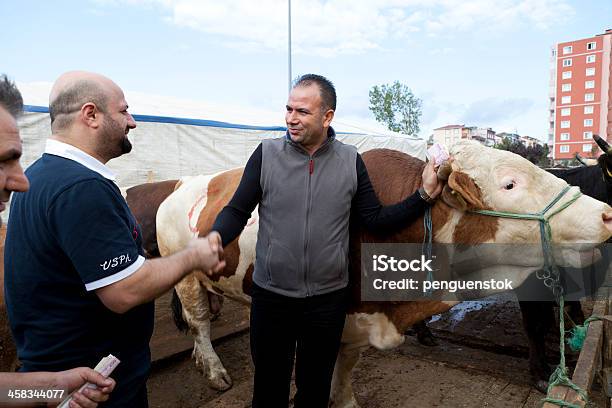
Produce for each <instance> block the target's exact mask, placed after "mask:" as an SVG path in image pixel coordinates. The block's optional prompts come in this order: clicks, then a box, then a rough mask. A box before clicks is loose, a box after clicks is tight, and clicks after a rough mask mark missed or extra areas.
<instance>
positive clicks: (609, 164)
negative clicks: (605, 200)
mask: <svg viewBox="0 0 612 408" xmlns="http://www.w3.org/2000/svg"><path fill="white" fill-rule="evenodd" d="M593 140H595V142H596V143H597V145H598V146H599V148H600V149H601V150H602V151H603V153H602V154H601V155H600V156H599V158H597V162H598V163H599V167H601V171H602V173H603V177H604V180H605V181H606V183H608V185H611V184H612V147H611V146H610V145H609V144H608V142H606V141H605V140H603V139H602V138H601V137H599V136H598V135H593Z"/></svg>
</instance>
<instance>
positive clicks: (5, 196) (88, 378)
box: [0, 75, 115, 408]
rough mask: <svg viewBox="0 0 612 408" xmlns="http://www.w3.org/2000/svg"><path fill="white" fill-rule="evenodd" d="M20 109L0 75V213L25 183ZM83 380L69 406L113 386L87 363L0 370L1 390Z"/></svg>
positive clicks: (92, 402)
mask: <svg viewBox="0 0 612 408" xmlns="http://www.w3.org/2000/svg"><path fill="white" fill-rule="evenodd" d="M22 110H23V99H22V98H21V93H20V92H19V90H18V89H17V88H16V87H15V85H14V84H13V83H12V82H10V81H9V80H8V78H7V77H6V76H5V75H0V213H1V212H2V211H4V210H5V207H6V205H5V203H6V202H8V200H9V198H10V196H11V193H13V192H24V191H27V190H28V187H29V183H28V179H27V178H26V176H25V174H23V169H22V168H21V164H20V163H19V159H20V158H21V153H22V150H21V138H20V137H19V129H18V128H17V122H16V117H17V115H19V114H21V112H22ZM0 225H2V218H0ZM7 255H8V254H7ZM85 382H90V383H92V384H96V385H97V386H98V388H86V389H84V390H83V392H82V393H81V392H76V393H75V394H74V395H73V400H72V401H71V402H70V408H95V407H96V406H97V405H98V404H97V403H98V402H103V401H106V400H107V399H108V394H110V393H111V392H112V390H113V388H114V386H115V382H114V381H113V380H112V379H110V378H108V379H107V378H104V377H103V376H102V375H100V374H99V373H97V372H95V371H94V370H92V369H91V368H87V367H79V368H75V369H71V370H66V371H60V372H30V373H0V389H1V390H3V391H8V390H10V389H13V390H15V389H29V388H33V387H41V388H45V389H61V390H65V391H67V392H71V391H73V390H75V389H77V388H79V387H80V386H81V385H83V384H85ZM7 399H8V395H0V402H2V401H4V402H8V401H7Z"/></svg>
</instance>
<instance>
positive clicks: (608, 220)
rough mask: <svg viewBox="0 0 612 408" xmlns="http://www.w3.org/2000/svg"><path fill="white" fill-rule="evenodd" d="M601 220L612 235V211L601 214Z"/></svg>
mask: <svg viewBox="0 0 612 408" xmlns="http://www.w3.org/2000/svg"><path fill="white" fill-rule="evenodd" d="M601 219H602V220H603V222H604V224H605V226H606V228H607V229H608V231H609V232H610V233H611V234H612V211H608V212H604V213H601Z"/></svg>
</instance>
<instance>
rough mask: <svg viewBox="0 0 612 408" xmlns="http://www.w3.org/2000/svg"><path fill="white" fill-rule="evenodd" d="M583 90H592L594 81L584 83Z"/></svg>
mask: <svg viewBox="0 0 612 408" xmlns="http://www.w3.org/2000/svg"><path fill="white" fill-rule="evenodd" d="M584 88H585V89H593V88H595V81H586V82H585V83H584Z"/></svg>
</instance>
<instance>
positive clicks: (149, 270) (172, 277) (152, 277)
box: [98, 249, 196, 313]
mask: <svg viewBox="0 0 612 408" xmlns="http://www.w3.org/2000/svg"><path fill="white" fill-rule="evenodd" d="M192 252H193V249H185V250H183V251H180V252H177V253H176V254H173V255H170V256H168V257H163V258H157V259H150V260H147V261H145V263H144V264H143V265H142V266H141V267H140V268H139V269H138V270H137V271H136V272H135V273H134V274H132V275H131V276H129V277H127V278H125V279H123V280H121V281H119V282H116V283H114V284H112V285H109V286H106V287H104V288H101V289H98V296H100V298H101V299H102V302H103V303H104V304H105V305H106V306H107V307H108V308H109V309H111V310H113V311H114V312H117V313H125V312H126V311H128V310H130V309H131V308H133V307H134V306H138V305H140V304H143V303H146V302H149V301H151V300H153V299H155V298H157V297H159V296H161V295H162V294H163V293H165V292H167V291H168V290H169V289H171V288H172V287H173V286H174V285H175V284H176V283H177V282H179V281H180V280H181V279H182V278H183V277H184V276H185V275H187V274H188V273H190V272H191V271H192V270H193V269H194V268H195V265H196V263H195V261H194V255H193V254H192Z"/></svg>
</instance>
